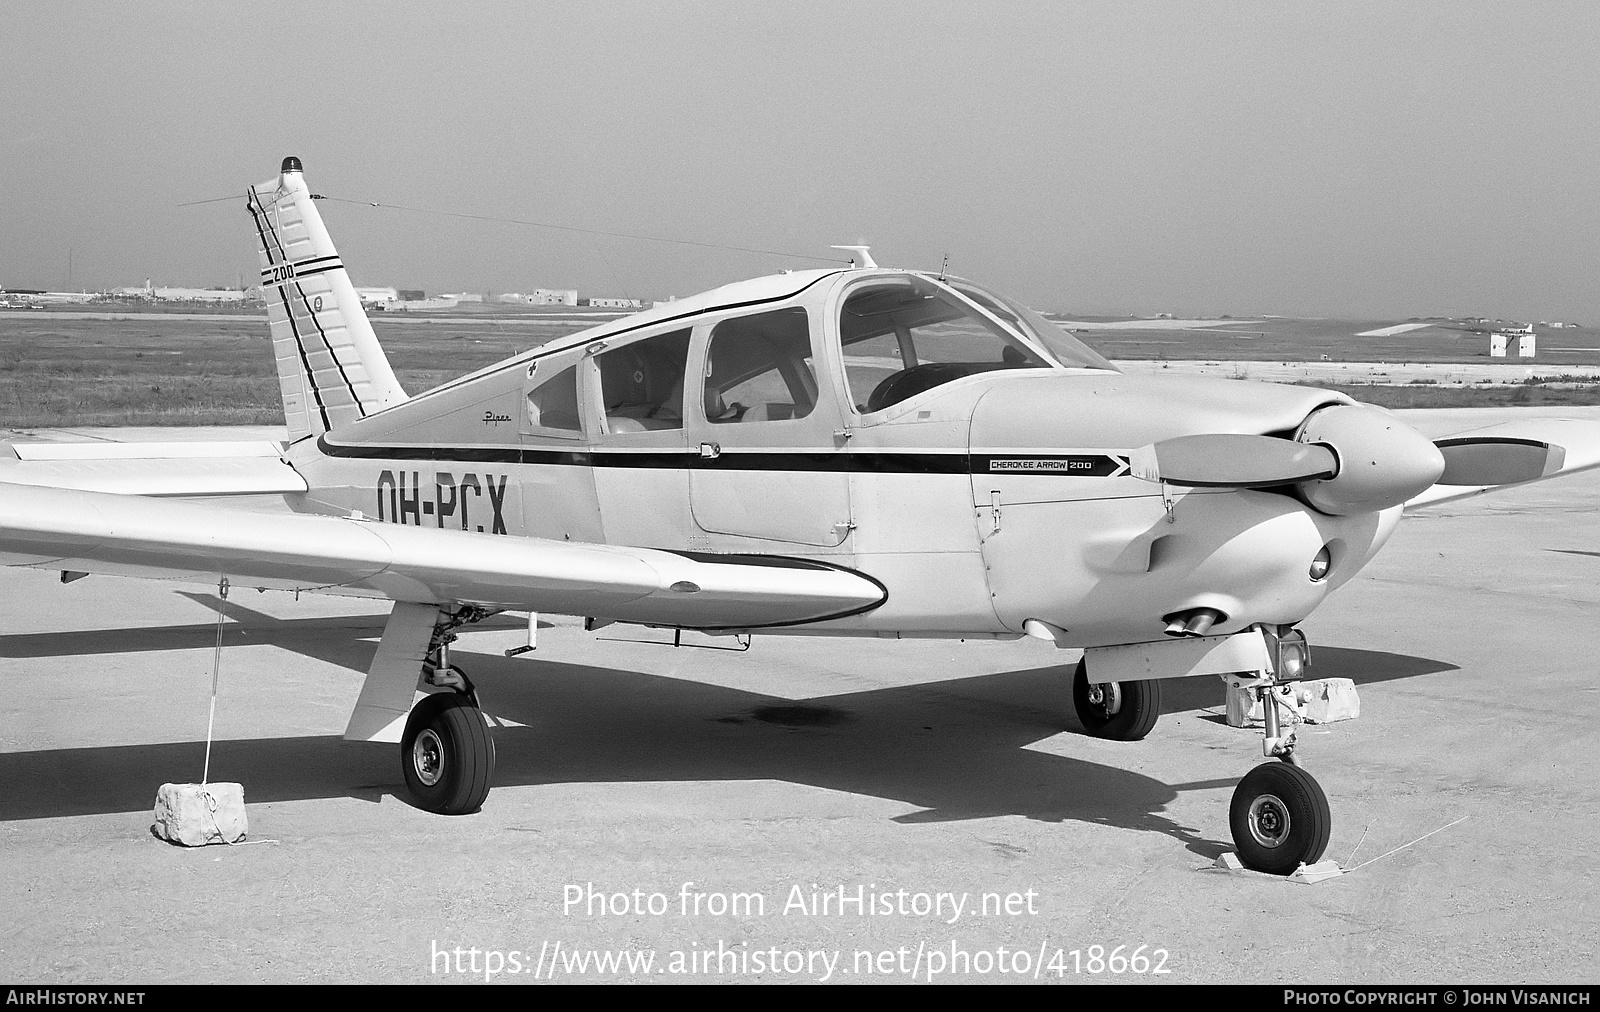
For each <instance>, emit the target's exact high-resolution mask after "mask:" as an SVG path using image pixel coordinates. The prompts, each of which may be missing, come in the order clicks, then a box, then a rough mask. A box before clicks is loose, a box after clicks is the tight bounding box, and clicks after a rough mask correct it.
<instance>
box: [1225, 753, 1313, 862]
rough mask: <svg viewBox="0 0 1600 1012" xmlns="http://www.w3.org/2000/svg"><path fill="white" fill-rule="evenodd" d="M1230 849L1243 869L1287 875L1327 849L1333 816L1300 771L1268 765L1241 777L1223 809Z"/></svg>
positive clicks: (1308, 777)
mask: <svg viewBox="0 0 1600 1012" xmlns="http://www.w3.org/2000/svg"><path fill="white" fill-rule="evenodd" d="M1228 825H1229V828H1230V829H1232V831H1233V845H1234V847H1235V848H1236V849H1237V850H1238V852H1239V860H1240V861H1241V862H1243V863H1244V865H1245V867H1247V868H1253V869H1255V870H1256V871H1264V872H1269V873H1271V874H1273V875H1287V874H1289V873H1290V872H1292V871H1294V870H1295V869H1296V868H1298V867H1299V866H1300V865H1301V864H1302V863H1304V864H1315V863H1316V862H1317V861H1319V860H1321V859H1322V852H1323V851H1324V850H1326V849H1327V848H1328V836H1329V834H1330V833H1332V831H1333V815H1332V813H1331V812H1330V811H1329V809H1328V796H1327V795H1326V794H1324V793H1323V792H1322V785H1321V784H1318V783H1317V781H1316V779H1315V778H1313V777H1312V776H1311V774H1309V773H1307V772H1306V771H1305V770H1304V769H1303V768H1301V767H1299V766H1291V765H1290V764H1288V763H1282V762H1272V763H1266V764H1264V765H1261V766H1257V767H1256V768H1255V769H1253V770H1251V771H1250V772H1249V773H1247V774H1245V777H1244V779H1243V780H1241V781H1239V786H1238V787H1236V788H1234V791H1233V803H1232V804H1231V805H1230V806H1229V808H1228Z"/></svg>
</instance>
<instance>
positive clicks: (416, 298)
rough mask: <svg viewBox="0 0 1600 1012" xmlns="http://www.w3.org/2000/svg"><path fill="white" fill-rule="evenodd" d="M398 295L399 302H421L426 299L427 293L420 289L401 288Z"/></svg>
mask: <svg viewBox="0 0 1600 1012" xmlns="http://www.w3.org/2000/svg"><path fill="white" fill-rule="evenodd" d="M399 295H400V301H401V302H421V301H422V300H423V299H426V298H427V297H428V293H427V292H425V291H423V290H422V289H420V288H402V289H400V290H399Z"/></svg>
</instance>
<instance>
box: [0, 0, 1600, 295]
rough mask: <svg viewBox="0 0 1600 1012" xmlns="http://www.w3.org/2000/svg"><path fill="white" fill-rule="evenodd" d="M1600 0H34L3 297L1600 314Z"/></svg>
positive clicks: (4, 32) (20, 34)
mask: <svg viewBox="0 0 1600 1012" xmlns="http://www.w3.org/2000/svg"><path fill="white" fill-rule="evenodd" d="M1597 54H1600V5H1595V4H1592V3H1558V4H1539V3H1527V2H1518V3H1509V2H1508V3H1494V4H1488V3H1462V2H1455V3H1438V4H1427V3H1404V4H1393V3H1377V4H1354V3H1347V4H1316V5H1312V4H1280V3H1260V4H1256V3H1233V2H1230V3H1198V4H1187V3H1150V4H1136V3H1098V4H1066V3H1039V4H1000V3H987V2H986V3H981V4H977V3H907V4H895V3H860V2H853V3H832V2H818V0H805V2H803V3H793V4H780V3H738V4H707V3H692V4H681V3H679V4H643V3H640V4H620V3H619V4H611V5H606V4H593V3H584V4H545V5H537V6H535V5H532V4H503V5H502V4H458V3H452V4H440V3H427V4H414V5H390V4H384V5H373V6H370V7H365V6H360V5H356V4H349V3H337V4H335V3H325V2H322V3H295V2H275V3H272V4H250V5H244V4H161V3H150V2H141V3H139V4H129V3H126V2H121V0H119V2H115V3H104V4H98V3H76V4H74V3H59V2H50V3H37V4H29V3H20V4H7V5H6V9H5V13H4V16H3V29H0V97H3V100H4V101H3V102H0V284H5V285H11V286H15V287H44V288H51V289H58V288H61V287H63V286H64V285H65V284H66V281H67V261H68V252H69V250H70V251H71V257H72V264H73V275H72V281H73V286H74V287H75V288H82V287H89V288H95V287H102V286H114V285H124V284H136V283H142V282H143V281H144V279H145V278H146V277H150V278H152V279H154V280H155V281H156V283H158V284H160V283H166V284H174V285H221V284H228V285H231V284H234V283H235V282H236V280H237V279H238V278H239V277H240V275H243V276H244V277H245V278H246V279H247V280H249V279H250V278H251V277H252V276H253V275H255V273H256V271H257V261H256V255H255V252H254V245H253V239H252V236H251V234H250V231H249V228H248V218H247V216H246V214H245V212H244V209H243V200H242V197H240V199H238V200H235V201H231V202H224V203H216V204H206V205H202V206H197V207H185V208H179V207H178V206H176V205H178V204H180V203H183V202H185V201H193V200H201V199H205V198H209V197H219V196H225V195H229V194H242V193H243V190H244V187H245V185H246V184H249V183H256V182H260V181H262V180H265V179H267V178H269V177H271V176H273V175H274V174H275V172H276V170H277V166H278V164H279V162H280V161H281V160H282V158H283V156H284V155H288V154H294V155H298V156H299V157H300V158H301V159H302V160H303V161H304V162H305V166H306V177H307V180H308V181H309V182H310V185H311V188H312V190H313V191H315V192H319V193H324V194H327V195H329V196H333V197H343V198H348V199H353V200H361V201H378V202H385V203H403V204H408V205H413V206H416V207H422V208H429V209H437V210H448V211H460V212H467V213H472V214H481V215H488V216H496V217H521V218H529V219H533V220H537V221H544V222H552V223H558V224H566V225H573V226H581V227H585V228H592V229H602V230H613V231H622V232H636V233H644V234H648V235H657V236H667V237H673V238H681V239H693V240H699V241H705V242H713V243H727V244H733V245H740V246H752V247H759V248H762V249H769V250H779V251H783V252H784V253H786V254H792V255H790V256H765V255H758V254H747V253H733V252H725V251H718V250H707V249H699V248H694V247H687V246H670V245H661V244H657V243H647V242H637V241H633V240H622V239H609V238H599V237H595V236H590V235H582V234H577V233H571V232H559V231H550V230H545V229H536V228H528V227H521V226H513V225H506V224H494V223H486V222H478V221H463V220H459V219H452V218H447V217H440V216H433V215H425V214H418V213H410V212H402V211H395V210H387V209H377V208H371V207H365V206H359V205H351V204H335V203H331V202H329V203H324V204H322V205H321V206H322V209H323V214H324V217H325V219H326V220H327V222H328V225H329V228H330V230H331V231H332V233H333V236H334V240H335V242H336V243H337V244H338V245H339V248H340V252H341V253H342V254H343V255H344V259H345V262H346V264H347V265H348V266H349V267H350V269H351V273H352V275H353V276H354V278H355V279H356V283H357V284H370V285H380V284H392V285H397V286H400V287H419V288H426V289H428V290H429V291H430V292H437V291H454V290H460V289H467V290H485V289H489V290H526V289H530V288H534V287H576V288H579V289H580V290H582V291H583V292H585V293H586V294H587V293H592V294H596V295H631V296H637V297H643V298H659V297H664V296H667V295H673V294H675V295H687V294H690V293H691V292H694V291H698V290H700V289H704V288H708V287H712V286H714V285H717V284H722V283H724V282H727V281H732V280H736V279H738V278H741V277H747V276H752V275H756V274H764V273H769V272H771V271H773V270H776V269H778V268H782V267H808V266H816V265H817V264H816V262H814V261H808V260H805V259H803V258H802V257H803V256H813V255H814V256H821V257H826V256H829V255H830V254H831V251H830V250H829V249H828V246H829V245H830V244H833V243H852V242H865V243H870V244H871V245H872V247H873V255H874V256H875V257H876V258H877V259H878V261H879V262H880V263H882V264H885V265H888V266H904V267H933V268H937V267H938V266H939V264H940V261H941V259H942V258H943V257H944V256H945V255H948V256H949V258H950V269H951V271H952V272H955V273H958V274H961V275H964V276H966V277H970V278H973V279H975V280H979V281H982V282H985V283H987V284H989V285H992V286H994V287H996V288H999V289H1001V290H1004V291H1009V292H1012V293H1015V294H1016V295H1018V296H1020V297H1021V298H1023V299H1025V300H1027V301H1029V302H1031V303H1033V304H1034V305H1037V306H1039V307H1040V308H1045V309H1076V310H1080V311H1095V310H1099V311H1108V312H1152V313H1153V312H1162V311H1170V312H1177V313H1180V314H1183V313H1207V314H1216V313H1233V314H1236V315H1240V314H1248V313H1289V314H1301V315H1339V316H1354V317H1373V318H1377V317H1406V316H1414V315H1432V314H1448V315H1464V314H1486V315H1489V316H1499V317H1508V318H1516V319H1531V320H1545V319H1549V320H1554V319H1576V320H1581V321H1586V322H1591V323H1600V284H1597V277H1596V274H1597V271H1596V267H1597V266H1600V196H1597V194H1596V189H1597V186H1600V130H1597V129H1596V128H1597V122H1596V121H1597V118H1600V57H1597Z"/></svg>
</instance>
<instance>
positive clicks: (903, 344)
mask: <svg viewBox="0 0 1600 1012" xmlns="http://www.w3.org/2000/svg"><path fill="white" fill-rule="evenodd" d="M839 337H840V341H841V343H842V344H843V346H844V347H843V352H844V367H845V377H846V379H847V380H848V382H849V386H850V399H851V401H852V402H853V403H854V404H855V406H856V410H858V411H862V412H872V411H882V410H883V409H884V408H887V407H891V406H893V405H895V404H898V403H900V402H901V401H903V400H905V399H907V398H908V397H913V396H915V395H917V394H919V393H922V392H923V391H924V390H930V389H932V388H933V387H936V386H939V385H941V384H944V383H949V382H950V381H952V380H957V379H960V378H962V377H963V376H971V375H974V374H975V373H980V372H989V371H991V370H994V369H1048V368H1050V363H1049V362H1046V361H1045V360H1044V358H1043V357H1042V356H1040V355H1039V353H1038V352H1036V351H1034V350H1033V349H1032V348H1030V347H1028V346H1027V345H1026V344H1024V343H1023V342H1021V341H1019V340H1017V339H1016V338H1015V337H1013V336H1012V335H1011V334H1008V333H1007V332H1006V331H1005V329H1004V328H1003V327H1000V326H997V325H996V324H995V323H994V322H992V321H991V320H989V319H987V318H986V317H984V316H983V315H982V314H980V313H978V312H977V311H976V310H974V309H973V308H972V307H971V306H969V305H967V304H966V303H965V302H963V301H962V300H961V299H959V298H957V297H956V296H954V295H952V294H951V293H949V292H946V291H943V290H941V289H940V288H939V287H938V286H937V285H935V284H933V283H932V282H931V281H928V280H927V279H926V278H920V277H917V276H915V275H906V276H904V277H898V278H889V279H885V280H883V281H877V282H872V283H870V284H866V285H863V286H862V287H860V288H858V289H856V290H855V291H853V292H851V293H850V296H849V297H848V298H847V299H845V303H844V308H843V309H842V310H841V311H840V314H839Z"/></svg>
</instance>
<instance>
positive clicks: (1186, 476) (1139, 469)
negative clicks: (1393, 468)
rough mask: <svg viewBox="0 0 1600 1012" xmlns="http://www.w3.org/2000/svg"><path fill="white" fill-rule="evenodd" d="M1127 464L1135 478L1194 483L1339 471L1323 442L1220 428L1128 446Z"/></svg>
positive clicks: (1229, 484) (1294, 478) (1228, 484)
mask: <svg viewBox="0 0 1600 1012" xmlns="http://www.w3.org/2000/svg"><path fill="white" fill-rule="evenodd" d="M1128 464H1129V470H1130V472H1131V473H1132V474H1133V476H1134V477H1136V478H1143V479H1144V480H1145V481H1162V482H1166V483H1167V484H1169V485H1186V486H1192V487H1195V488H1268V487H1271V486H1274V485H1292V484H1294V483H1295V482H1301V481H1310V480H1313V479H1319V478H1332V477H1333V476H1334V475H1335V474H1337V473H1338V471H1339V460H1338V458H1337V457H1335V456H1334V454H1333V451H1332V450H1329V449H1328V448H1327V447H1326V446H1317V445H1314V444H1310V443H1298V442H1295V441H1294V440H1292V439H1279V438H1277V437H1276V436H1249V435H1240V434H1234V433H1222V432H1217V433H1204V434H1202V435H1197V436H1177V437H1175V438H1173V439H1163V440H1161V441H1160V442H1159V443H1151V444H1150V445H1149V446H1143V447H1140V448H1139V449H1137V450H1135V451H1133V453H1132V454H1130V455H1129V457H1128Z"/></svg>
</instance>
